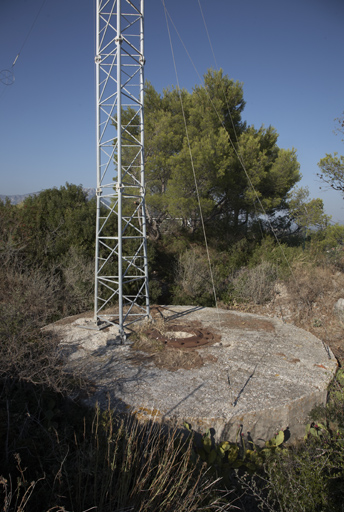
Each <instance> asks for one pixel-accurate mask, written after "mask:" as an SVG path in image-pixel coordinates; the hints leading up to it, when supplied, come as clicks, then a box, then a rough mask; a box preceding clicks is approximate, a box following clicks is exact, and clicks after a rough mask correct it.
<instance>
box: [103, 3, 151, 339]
mask: <svg viewBox="0 0 344 512" xmlns="http://www.w3.org/2000/svg"><path fill="white" fill-rule="evenodd" d="M96 8H97V13H96V25H97V26H96V38H97V41H96V57H95V62H96V88H97V231H96V257H95V306H94V310H95V313H94V315H95V321H96V322H97V325H98V326H101V325H102V324H103V325H104V322H106V323H110V324H115V323H116V324H117V323H118V324H119V327H120V336H121V339H122V340H123V339H125V327H126V326H127V325H129V324H131V323H132V322H135V321H137V320H141V319H143V318H145V317H149V295H148V266H147V243H146V216H145V177H144V154H143V141H144V130H143V87H144V78H143V67H144V44H143V43H144V41H143V21H144V12H143V11H144V0H122V1H121V0H97V7H96ZM110 307H111V308H110ZM109 308H110V309H109Z"/></svg>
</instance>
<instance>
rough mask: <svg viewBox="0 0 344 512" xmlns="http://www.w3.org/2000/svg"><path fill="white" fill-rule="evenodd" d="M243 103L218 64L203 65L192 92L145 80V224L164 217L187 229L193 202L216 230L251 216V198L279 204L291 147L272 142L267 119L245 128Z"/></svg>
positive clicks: (292, 166) (293, 177) (196, 217)
mask: <svg viewBox="0 0 344 512" xmlns="http://www.w3.org/2000/svg"><path fill="white" fill-rule="evenodd" d="M181 99H182V104H183V108H182V104H181ZM244 105H245V102H244V100H243V87H242V84H240V83H239V82H234V81H233V80H230V79H229V78H228V76H226V75H223V73H222V71H214V70H209V71H208V72H207V73H206V75H205V76H204V84H203V85H202V86H196V87H195V88H194V89H193V92H192V93H189V92H188V91H185V90H182V91H178V90H177V89H166V90H164V92H163V94H162V95H160V94H158V93H157V92H156V91H155V90H154V88H153V86H152V85H151V84H146V94H145V154H146V178H147V205H148V219H149V220H148V227H150V218H152V219H153V218H154V229H155V230H159V229H160V225H161V223H162V222H163V221H164V220H166V219H171V218H172V219H176V220H177V219H178V222H179V223H180V225H181V226H182V227H183V228H185V229H187V230H188V231H189V232H191V233H194V232H195V231H196V230H197V228H198V227H199V226H200V223H201V213H200V207H199V202H200V205H201V210H202V215H203V218H204V221H205V223H206V224H208V225H216V227H218V226H219V223H221V224H223V228H224V229H228V228H230V227H234V228H235V229H236V228H237V226H238V224H239V220H240V222H244V223H247V222H248V220H249V216H251V217H254V216H257V215H258V214H259V213H260V212H261V207H260V205H259V207H258V208H257V202H258V198H259V199H260V201H261V203H262V205H263V206H264V208H265V209H266V210H268V211H269V212H271V211H273V210H275V209H276V208H279V207H281V205H282V204H283V201H284V200H285V198H286V194H287V193H288V191H289V190H290V188H291V187H292V186H293V185H294V184H295V183H296V182H297V181H298V180H299V179H300V173H299V164H298V162H297V159H296V153H295V150H281V149H280V148H278V146H277V138H278V134H277V132H276V130H275V129H274V128H272V127H271V126H270V127H268V128H264V126H262V127H261V128H259V129H258V130H257V129H255V128H254V127H253V126H251V127H246V124H245V123H244V122H243V121H242V120H241V114H242V111H243V109H244ZM185 125H186V126H185ZM253 187H254V188H253ZM198 195H199V201H198ZM154 236H156V234H155V235H154Z"/></svg>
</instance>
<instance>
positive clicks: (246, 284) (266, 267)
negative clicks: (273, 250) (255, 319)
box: [231, 261, 277, 304]
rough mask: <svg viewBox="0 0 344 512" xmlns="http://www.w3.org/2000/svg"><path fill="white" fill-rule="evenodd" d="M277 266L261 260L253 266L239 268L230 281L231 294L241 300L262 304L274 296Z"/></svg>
mask: <svg viewBox="0 0 344 512" xmlns="http://www.w3.org/2000/svg"><path fill="white" fill-rule="evenodd" d="M276 280H277V267H276V266H275V265H274V264H273V263H269V262H268V261H263V262H262V263H260V265H257V266H256V267H253V268H243V269H242V270H239V272H237V274H236V275H235V277H234V278H233V279H232V281H231V288H232V296H233V297H234V298H235V299H238V300H241V301H252V302H254V303H255V304H263V303H264V302H267V301H269V300H271V299H272V298H273V296H274V288H275V284H276Z"/></svg>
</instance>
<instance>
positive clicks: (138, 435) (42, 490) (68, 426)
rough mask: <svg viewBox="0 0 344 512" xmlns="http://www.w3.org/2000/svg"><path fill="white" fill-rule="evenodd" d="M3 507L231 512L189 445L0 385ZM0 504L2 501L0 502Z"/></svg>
mask: <svg viewBox="0 0 344 512" xmlns="http://www.w3.org/2000/svg"><path fill="white" fill-rule="evenodd" d="M0 416H1V418H2V427H3V428H2V429H1V431H0V441H1V445H2V446H3V448H4V452H3V453H4V458H3V463H2V467H1V469H0V475H2V476H1V480H0V487H1V490H0V497H1V498H0V504H1V506H2V510H4V511H6V512H10V511H15V512H19V511H20V512H24V511H25V512H31V511H35V512H36V511H39V512H43V511H48V510H49V511H50V510H51V511H52V510H54V511H56V512H57V511H73V512H74V511H75V512H83V511H86V510H97V511H103V512H110V511H112V512H113V511H129V510H131V511H137V512H148V511H149V512H153V511H158V510H159V511H160V510H166V511H177V510H178V511H181V512H184V511H185V512H191V511H196V510H209V511H210V510H215V511H216V510H232V509H233V508H234V505H232V501H233V499H234V497H231V496H230V495H229V493H228V491H225V490H224V489H222V490H219V486H218V481H217V479H216V478H214V477H213V476H211V475H210V472H209V470H208V469H207V467H206V464H204V463H203V462H202V461H201V460H200V459H199V458H197V460H195V459H194V452H193V448H192V447H193V440H192V438H187V437H185V436H184V437H183V436H182V435H181V434H180V433H179V432H178V430H177V429H166V428H164V427H163V426H161V425H158V424H155V423H146V424H140V423H138V421H137V420H136V419H135V418H134V417H132V416H130V415H128V416H126V417H124V418H120V417H119V416H117V415H115V414H114V413H113V412H112V411H111V410H110V409H109V410H107V411H105V412H101V411H100V410H99V408H96V410H95V411H93V413H91V411H89V410H87V409H84V408H83V407H82V406H80V405H77V404H76V403H73V402H71V401H70V400H67V399H65V398H63V397H62V395H60V394H57V393H55V392H52V391H47V389H44V390H43V389H41V388H39V387H38V386H34V385H32V384H27V383H18V382H16V383H15V382H8V381H7V382H3V383H2V391H1V406H0ZM1 499H2V501H1Z"/></svg>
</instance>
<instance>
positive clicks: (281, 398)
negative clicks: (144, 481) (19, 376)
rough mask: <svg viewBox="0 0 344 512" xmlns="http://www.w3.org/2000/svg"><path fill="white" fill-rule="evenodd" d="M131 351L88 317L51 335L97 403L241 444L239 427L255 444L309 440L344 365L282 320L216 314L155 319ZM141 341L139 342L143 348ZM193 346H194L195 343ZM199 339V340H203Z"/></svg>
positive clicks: (187, 310) (161, 312)
mask: <svg viewBox="0 0 344 512" xmlns="http://www.w3.org/2000/svg"><path fill="white" fill-rule="evenodd" d="M153 313H154V316H155V318H156V323H155V324H153V325H144V326H141V327H139V329H140V333H139V336H138V335H137V334H135V333H132V334H131V336H129V338H128V339H129V342H128V343H127V344H125V345H121V344H120V342H119V340H118V338H117V336H118V331H117V329H116V326H111V327H108V328H106V329H104V330H100V331H95V330H87V329H85V328H80V327H87V326H88V324H89V325H91V324H92V320H91V319H89V318H87V317H82V316H81V317H80V316H79V317H77V318H75V317H71V318H70V319H65V320H64V321H60V322H57V323H55V324H53V325H51V326H49V327H48V328H49V329H52V330H54V331H56V332H57V333H58V334H59V335H60V336H61V337H62V342H61V348H62V349H63V353H64V355H65V357H66V368H67V369H68V371H72V372H79V373H81V374H82V375H83V376H84V377H85V378H86V379H88V381H89V382H90V383H91V384H92V387H93V392H92V394H91V396H90V397H89V398H88V402H89V403H90V404H95V403H96V402H98V403H99V404H100V406H101V407H104V408H105V407H107V406H108V403H109V401H110V406H111V407H112V408H114V409H117V410H119V411H120V412H125V411H133V412H134V413H135V414H136V416H137V417H138V418H140V419H143V420H145V419H152V418H153V419H155V420H156V421H164V422H176V423H177V425H180V426H181V425H182V424H183V422H184V421H187V422H188V423H190V424H191V425H192V427H193V428H194V429H195V430H197V431H200V432H204V430H205V429H206V428H213V429H214V430H215V437H216V439H226V440H231V441H235V439H236V436H237V433H238V429H239V426H242V427H241V428H242V431H243V432H244V433H247V432H250V435H251V437H252V438H253V440H254V441H255V442H259V440H266V439H269V438H271V437H272V436H273V435H274V434H275V433H276V431H278V430H280V429H283V430H284V429H287V428H288V429H289V432H290V436H291V437H290V440H291V441H293V440H297V439H299V438H302V437H303V435H304V427H305V424H306V423H307V421H308V414H309V412H310V411H311V409H312V408H313V407H314V406H315V405H319V404H325V403H326V397H327V387H328V384H329V382H330V381H331V379H332V378H333V376H334V374H335V371H336V368H337V362H336V359H335V357H334V356H333V354H332V352H331V350H330V349H329V348H328V347H327V346H326V345H325V344H324V343H323V342H322V341H321V340H319V339H318V338H316V337H315V336H313V335H312V334H310V333H309V332H306V331H304V330H302V329H299V328H297V327H295V326H293V325H289V324H285V323H283V322H282V321H280V320H278V319H275V318H265V317H262V316H257V315H251V314H244V313H238V312H233V311H227V310H217V309H212V308H200V307H187V306H169V307H163V308H162V307H159V308H156V309H155V311H154V310H153ZM135 339H136V341H134V340H135ZM188 340H189V341H188ZM197 340H198V341H197Z"/></svg>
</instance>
